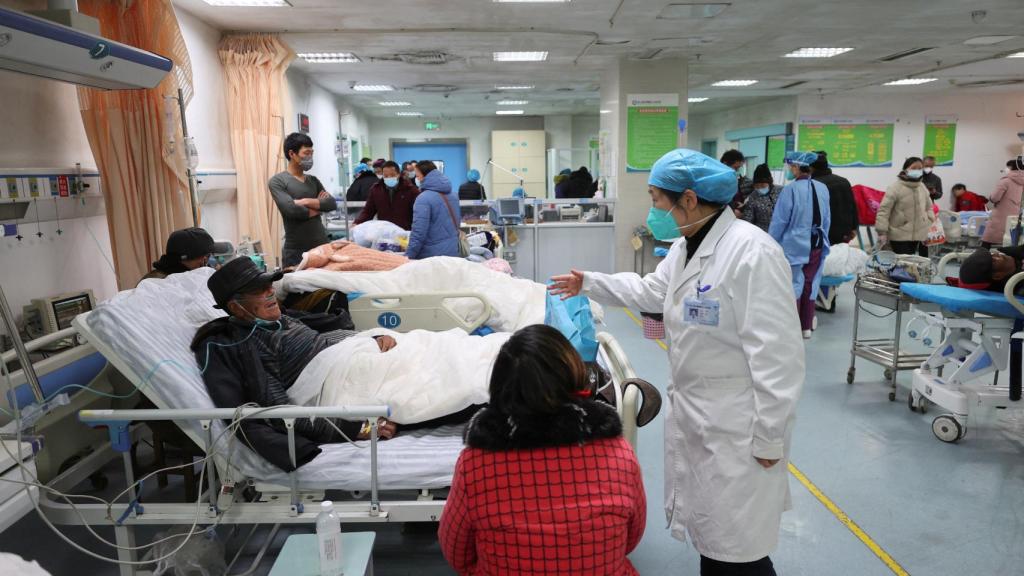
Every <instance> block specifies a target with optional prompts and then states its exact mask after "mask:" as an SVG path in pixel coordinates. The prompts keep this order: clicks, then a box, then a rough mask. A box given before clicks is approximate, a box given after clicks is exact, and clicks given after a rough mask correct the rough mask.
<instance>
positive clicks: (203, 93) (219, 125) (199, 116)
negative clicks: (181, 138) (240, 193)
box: [174, 6, 239, 244]
mask: <svg viewBox="0 0 1024 576" xmlns="http://www.w3.org/2000/svg"><path fill="white" fill-rule="evenodd" d="M174 13H175V14H176V15H177V17H178V25H179V26H180V27H181V35H182V37H183V38H184V39H185V45H186V46H187V47H188V52H189V59H190V60H191V62H192V88H193V92H194V94H193V96H192V101H191V102H190V103H189V105H188V108H186V109H185V120H186V123H187V124H188V131H189V135H191V136H192V137H193V138H195V142H196V148H197V149H198V150H199V167H198V168H197V169H196V172H197V173H198V174H199V175H200V176H199V177H198V180H200V181H201V183H200V184H199V192H198V196H199V202H200V204H201V205H202V207H203V209H202V215H201V217H200V219H201V222H200V225H201V226H202V227H203V228H205V229H206V230H207V231H208V232H209V233H210V235H212V236H213V237H214V238H216V239H217V240H227V241H229V242H231V243H233V244H236V243H237V242H238V240H239V238H238V216H237V214H238V202H237V201H236V199H235V196H234V195H231V196H230V197H229V199H228V200H225V201H219V202H211V201H210V200H211V199H212V198H213V197H214V196H212V195H211V196H207V193H206V190H207V189H208V187H209V186H211V185H213V184H214V182H216V181H218V180H223V178H213V177H210V176H204V175H203V174H204V173H210V172H214V173H222V174H223V173H233V172H234V170H235V161H234V157H233V156H232V155H231V135H230V132H229V126H228V109H227V98H226V97H225V91H224V85H225V83H224V69H223V67H222V66H221V63H220V57H219V56H218V55H217V45H218V44H219V43H220V38H221V32H220V30H217V29H216V28H213V27H212V26H209V25H208V24H206V23H205V22H203V21H202V20H200V19H199V18H197V17H195V16H193V15H192V14H190V13H188V12H186V11H184V10H182V9H181V8H180V7H177V6H176V7H175V10H174ZM227 181H228V182H232V181H233V180H232V179H231V178H228V179H227Z"/></svg>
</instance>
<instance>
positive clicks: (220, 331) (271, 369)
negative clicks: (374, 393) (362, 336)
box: [192, 258, 396, 472]
mask: <svg viewBox="0 0 1024 576" xmlns="http://www.w3.org/2000/svg"><path fill="white" fill-rule="evenodd" d="M282 276H283V274H282V273H281V272H262V271H260V269H259V268H257V266H256V264H254V263H253V262H252V260H250V259H249V258H236V259H234V260H232V261H230V262H228V263H227V264H225V265H224V266H223V267H222V268H221V269H220V270H218V271H217V272H215V273H214V274H213V276H210V279H209V281H208V282H207V286H208V287H209V289H210V292H212V293H213V298H214V300H215V301H216V302H217V306H216V307H217V308H220V309H222V310H224V311H226V312H227V313H228V314H229V316H228V317H226V318H218V319H217V320H213V321H212V322H209V323H207V324H206V325H204V326H203V327H201V328H200V329H199V331H198V332H197V333H196V336H195V338H194V339H193V340H192V351H193V353H195V355H196V360H197V361H198V363H199V365H200V366H204V367H205V370H204V371H203V381H204V382H205V383H206V388H207V390H208V391H209V393H210V398H211V399H213V403H214V404H215V405H217V407H219V408H235V407H238V406H242V405H243V404H248V403H255V404H257V405H259V406H264V407H267V406H280V405H286V404H291V401H290V400H289V399H288V388H290V387H291V386H292V385H293V384H295V381H296V380H297V379H298V377H299V374H301V372H302V370H303V369H304V368H305V367H306V365H307V364H308V363H309V362H310V361H311V360H313V358H314V357H315V356H316V355H317V354H319V353H320V352H321V351H323V350H324V349H325V348H328V347H330V346H332V345H334V344H336V343H338V342H340V341H342V340H344V339H346V338H349V337H352V336H356V335H357V333H356V332H350V331H347V330H335V331H332V332H324V333H319V332H316V331H315V330H313V329H312V328H309V327H307V326H306V325H305V324H303V323H302V322H301V321H299V320H295V319H293V318H290V317H288V316H284V315H282V314H281V309H280V308H279V307H278V304H277V300H276V298H274V289H273V286H272V283H273V282H275V281H277V280H280V279H281V277H282ZM375 339H376V340H377V345H378V347H379V348H380V350H381V352H387V351H388V350H390V349H392V348H394V347H395V345H396V344H395V340H394V339H393V338H391V337H390V336H379V337H376V338H375ZM332 424H333V426H332ZM335 427H337V428H338V430H336V429H335ZM339 430H340V432H339ZM369 430H370V424H369V423H368V422H350V421H346V420H340V419H334V420H331V421H328V420H326V419H317V420H315V421H313V422H310V421H309V420H305V419H300V420H296V422H295V431H296V433H297V437H296V439H295V445H296V455H295V456H296V459H295V461H296V465H297V466H302V465H303V464H305V463H307V462H309V461H310V460H312V459H313V458H314V457H315V456H316V455H317V454H319V453H320V448H319V445H320V444H327V443H332V442H341V441H344V439H345V437H346V436H347V437H348V438H350V439H353V440H355V439H357V438H361V439H365V438H367V437H368V434H369ZM242 431H243V432H244V436H245V439H246V440H247V441H248V442H249V444H250V446H251V447H252V448H253V449H254V450H255V451H256V452H257V453H259V454H260V455H261V456H263V457H264V458H266V459H267V460H269V461H270V462H271V463H273V464H274V465H276V466H278V467H279V468H281V469H282V470H285V471H289V472H290V471H291V470H293V469H294V468H295V467H296V466H293V465H292V460H291V457H290V455H289V450H288V434H287V430H286V428H285V427H284V425H283V423H282V422H281V421H279V420H277V421H274V420H256V419H253V420H246V421H245V422H243V424H242ZM395 431H396V428H395V424H394V423H393V422H390V421H388V420H384V419H382V420H381V423H380V428H379V433H380V437H381V438H384V439H388V438H391V437H392V436H394V435H395Z"/></svg>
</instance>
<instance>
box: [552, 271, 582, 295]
mask: <svg viewBox="0 0 1024 576" xmlns="http://www.w3.org/2000/svg"><path fill="white" fill-rule="evenodd" d="M582 291H583V272H580V271H579V270H573V271H572V272H570V273H568V274H565V275H563V276H552V277H551V285H550V286H548V292H551V293H552V294H554V295H555V296H561V297H562V300H565V299H566V298H572V297H573V296H579V293H580V292H582Z"/></svg>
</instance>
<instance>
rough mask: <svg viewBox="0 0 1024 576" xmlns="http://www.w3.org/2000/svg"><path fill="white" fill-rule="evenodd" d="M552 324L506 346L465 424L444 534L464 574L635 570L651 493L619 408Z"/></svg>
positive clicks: (444, 546) (525, 332) (450, 553)
mask: <svg viewBox="0 0 1024 576" xmlns="http://www.w3.org/2000/svg"><path fill="white" fill-rule="evenodd" d="M588 381H589V380H588V377H587V372H586V368H585V367H584V364H583V362H582V360H581V359H580V356H579V355H578V354H577V353H576V350H575V349H573V347H572V345H571V344H569V341H568V340H566V339H565V337H563V336H562V334H561V333H559V332H558V331H557V330H555V329H554V328H551V327H548V326H529V327H527V328H524V329H522V330H520V331H519V332H517V333H516V334H514V335H513V336H512V338H511V339H510V340H509V341H508V342H507V343H506V344H505V345H504V346H503V347H502V349H501V352H499V354H498V357H497V360H496V361H495V364H494V369H493V370H492V375H491V385H490V394H491V403H490V405H489V406H488V407H486V408H484V409H482V410H481V411H480V412H478V413H477V415H476V416H474V417H473V419H472V421H470V423H469V426H468V427H467V429H466V445H467V448H466V449H465V450H464V451H463V452H462V455H461V456H460V457H459V461H458V464H456V466H455V476H454V479H453V481H452V488H451V492H450V494H449V496H448V502H447V504H446V505H445V509H444V513H443V514H442V515H441V527H440V531H439V538H440V541H441V549H442V550H443V551H444V555H445V558H447V560H448V563H449V564H451V565H452V567H453V568H455V570H456V572H458V573H459V574H464V575H499V574H501V575H503V574H509V575H511V574H515V575H520V576H533V575H540V574H544V575H553V574H609V575H611V574H614V575H616V576H619V575H623V574H637V572H636V570H635V569H634V568H633V565H632V564H631V563H630V562H629V560H628V559H627V558H626V555H627V554H629V553H630V552H631V551H632V550H633V549H634V548H635V547H636V545H637V544H638V543H639V542H640V538H641V536H643V533H644V525H645V522H646V510H647V504H646V497H645V495H644V488H643V480H642V478H641V475H640V466H639V464H638V463H637V460H636V455H635V454H634V453H633V449H632V448H631V447H630V446H629V444H628V443H627V442H626V441H625V439H623V437H622V425H621V423H620V421H619V418H618V415H617V414H616V413H615V410H614V409H613V408H611V407H610V406H608V405H606V404H603V403H599V402H596V401H594V400H592V399H591V398H590V393H589V390H590V387H589V384H588Z"/></svg>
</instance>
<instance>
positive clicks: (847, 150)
mask: <svg viewBox="0 0 1024 576" xmlns="http://www.w3.org/2000/svg"><path fill="white" fill-rule="evenodd" d="M894 125H895V121H894V120H893V119H892V118H856V119H854V118H801V119H800V130H799V144H798V148H799V149H800V150H802V151H808V152H811V151H816V150H824V151H826V152H828V160H829V165H831V166H834V167H839V168H884V167H889V166H892V145H893V128H894Z"/></svg>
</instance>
